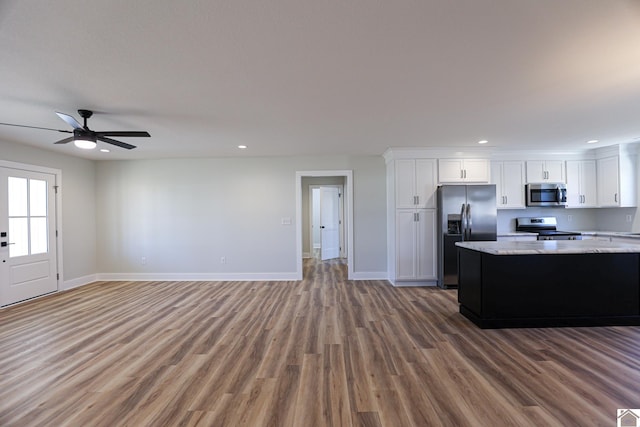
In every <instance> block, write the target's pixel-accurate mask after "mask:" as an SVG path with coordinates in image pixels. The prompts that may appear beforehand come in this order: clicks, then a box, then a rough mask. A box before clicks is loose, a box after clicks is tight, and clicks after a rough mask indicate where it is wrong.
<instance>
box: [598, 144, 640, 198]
mask: <svg viewBox="0 0 640 427" xmlns="http://www.w3.org/2000/svg"><path fill="white" fill-rule="evenodd" d="M636 158H637V156H636V153H635V150H634V146H633V144H620V145H618V146H614V147H606V148H602V149H601V150H599V151H598V160H597V166H596V172H597V174H596V175H597V189H598V190H597V191H598V206H602V207H609V206H611V207H635V206H636V189H637V182H636Z"/></svg>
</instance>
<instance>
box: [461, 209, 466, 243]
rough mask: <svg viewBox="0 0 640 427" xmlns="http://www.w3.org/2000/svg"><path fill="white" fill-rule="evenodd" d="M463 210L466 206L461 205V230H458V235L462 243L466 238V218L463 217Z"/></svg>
mask: <svg viewBox="0 0 640 427" xmlns="http://www.w3.org/2000/svg"><path fill="white" fill-rule="evenodd" d="M465 208H466V204H464V203H463V204H462V208H461V209H460V227H461V228H462V230H460V233H461V234H462V241H463V242H464V241H465V240H467V239H466V236H467V218H466V217H465Z"/></svg>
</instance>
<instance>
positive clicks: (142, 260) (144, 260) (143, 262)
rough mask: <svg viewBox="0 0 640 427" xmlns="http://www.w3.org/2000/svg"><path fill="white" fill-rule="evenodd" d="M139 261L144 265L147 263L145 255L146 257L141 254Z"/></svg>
mask: <svg viewBox="0 0 640 427" xmlns="http://www.w3.org/2000/svg"><path fill="white" fill-rule="evenodd" d="M140 262H141V263H142V265H146V264H147V257H146V256H143V257H142V258H141V259H140Z"/></svg>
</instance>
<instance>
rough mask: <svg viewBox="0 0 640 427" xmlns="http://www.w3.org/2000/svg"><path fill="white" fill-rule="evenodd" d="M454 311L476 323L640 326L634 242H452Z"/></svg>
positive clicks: (638, 259)
mask: <svg viewBox="0 0 640 427" xmlns="http://www.w3.org/2000/svg"><path fill="white" fill-rule="evenodd" d="M456 246H458V263H459V287H458V302H459V303H460V313H462V314H463V315H464V316H465V317H467V318H468V319H470V320H471V321H472V322H474V323H475V324H476V325H478V326H480V327H481V328H512V327H551V326H608V325H640V246H639V245H634V244H627V243H617V242H603V241H597V240H556V241H516V242H513V241H511V242H495V241H494V242H459V243H456Z"/></svg>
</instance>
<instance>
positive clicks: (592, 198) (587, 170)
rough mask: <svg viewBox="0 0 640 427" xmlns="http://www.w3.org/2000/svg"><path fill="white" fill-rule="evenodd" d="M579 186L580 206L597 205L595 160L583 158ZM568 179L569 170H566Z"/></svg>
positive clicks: (590, 206) (589, 206)
mask: <svg viewBox="0 0 640 427" xmlns="http://www.w3.org/2000/svg"><path fill="white" fill-rule="evenodd" d="M580 171H581V175H582V179H581V186H580V188H581V189H582V206H583V207H585V208H592V207H595V206H598V197H597V196H598V191H597V187H598V184H597V180H596V161H595V160H585V161H583V162H582V164H581V169H580ZM568 179H569V172H568V171H567V180H568Z"/></svg>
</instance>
